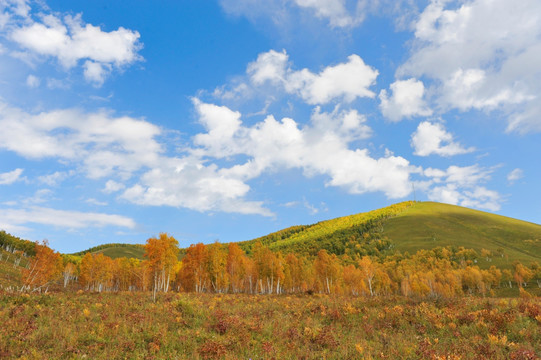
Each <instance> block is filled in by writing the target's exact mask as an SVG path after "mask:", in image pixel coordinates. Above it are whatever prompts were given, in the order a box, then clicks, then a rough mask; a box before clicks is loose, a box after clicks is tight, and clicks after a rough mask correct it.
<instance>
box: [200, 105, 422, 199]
mask: <svg viewBox="0 0 541 360" xmlns="http://www.w3.org/2000/svg"><path fill="white" fill-rule="evenodd" d="M194 105H195V107H196V110H197V112H198V114H199V118H200V121H201V123H202V124H204V125H205V127H206V128H207V133H204V134H200V135H197V136H196V137H195V138H194V143H195V144H196V145H199V146H201V148H200V149H199V151H198V152H197V153H198V154H199V155H200V156H203V155H207V156H212V157H215V158H225V157H228V156H235V155H244V156H248V157H249V160H248V161H247V162H245V163H244V164H238V165H235V166H233V167H231V168H229V169H223V170H222V172H223V173H225V174H228V175H231V176H238V177H239V178H242V179H251V178H254V177H257V176H259V175H260V174H261V173H262V172H264V171H273V170H279V169H292V168H299V169H302V170H303V172H304V174H305V175H306V176H314V175H326V176H328V177H329V180H328V182H327V185H328V186H339V187H343V188H345V189H346V190H347V191H349V192H351V193H357V194H360V193H365V192H375V191H381V192H383V193H384V194H386V196H388V197H390V198H399V197H403V196H406V195H407V194H409V192H410V191H411V189H410V184H409V175H410V172H411V171H412V167H411V166H410V164H409V162H408V161H407V160H406V159H404V158H402V157H399V156H394V155H392V154H390V153H388V154H386V155H385V156H383V157H380V158H374V157H372V156H371V155H370V153H369V152H368V150H367V149H358V148H357V149H350V148H349V142H351V141H353V140H355V139H361V138H366V137H368V136H370V128H369V127H367V126H366V125H365V124H364V121H365V120H364V117H363V116H361V115H360V114H358V113H357V112H356V111H354V110H353V111H338V110H335V111H334V112H333V113H324V112H321V110H320V109H319V108H316V109H315V111H314V113H313V114H312V119H311V120H312V124H311V125H306V126H304V127H300V126H299V124H298V123H297V122H295V121H294V120H293V119H290V118H283V119H282V120H280V121H278V120H276V119H275V118H274V117H273V116H270V115H269V116H267V117H266V118H265V120H264V121H262V122H259V123H256V124H254V125H253V126H251V127H248V126H244V125H242V124H241V123H240V114H239V113H238V112H235V111H232V110H230V109H229V108H227V107H225V106H217V105H213V104H206V103H202V102H200V101H194ZM224 123H230V124H232V125H231V127H232V129H234V131H232V132H230V133H229V134H228V135H227V136H220V137H217V136H214V137H211V136H207V135H209V134H212V133H213V130H214V129H216V128H218V127H219V126H222V125H223V124H224ZM211 124H214V125H211ZM209 126H210V127H209ZM213 126H215V127H213Z"/></svg>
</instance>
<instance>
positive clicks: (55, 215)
mask: <svg viewBox="0 0 541 360" xmlns="http://www.w3.org/2000/svg"><path fill="white" fill-rule="evenodd" d="M0 218H1V219H2V221H3V222H5V223H6V224H7V225H8V227H9V228H13V227H20V226H22V225H24V224H30V223H32V224H43V225H52V226H57V227H61V228H68V229H80V228H87V227H96V226H97V227H104V226H118V227H125V228H129V229H134V228H135V227H136V223H135V221H134V220H133V219H131V218H129V217H125V216H121V215H114V214H103V213H92V212H80V211H69V210H57V209H51V208H45V207H39V206H31V207H29V208H27V209H10V208H8V209H5V208H4V209H0Z"/></svg>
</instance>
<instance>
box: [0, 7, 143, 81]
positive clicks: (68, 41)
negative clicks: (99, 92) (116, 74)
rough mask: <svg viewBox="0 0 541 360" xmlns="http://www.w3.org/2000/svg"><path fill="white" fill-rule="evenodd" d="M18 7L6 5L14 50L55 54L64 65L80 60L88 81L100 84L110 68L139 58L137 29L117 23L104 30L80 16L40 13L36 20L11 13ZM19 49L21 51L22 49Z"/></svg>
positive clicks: (23, 52) (124, 64)
mask: <svg viewBox="0 0 541 360" xmlns="http://www.w3.org/2000/svg"><path fill="white" fill-rule="evenodd" d="M17 9H18V8H17V7H10V8H7V11H5V12H4V14H7V16H8V17H7V18H6V21H5V22H6V25H5V26H4V27H5V28H6V29H7V31H6V32H7V38H8V39H9V40H11V42H12V44H14V45H15V46H16V47H17V50H14V54H18V56H24V54H25V53H26V54H28V55H31V56H34V58H35V56H38V57H44V58H54V59H56V60H58V62H59V63H60V64H61V65H62V66H63V67H64V68H66V69H71V68H73V67H75V66H77V65H78V64H79V63H80V62H81V61H84V62H83V65H82V66H83V70H84V72H83V74H84V77H85V79H86V80H87V81H89V82H91V83H93V84H94V85H96V86H100V85H101V84H103V82H104V81H105V79H106V77H107V76H108V74H109V73H110V72H111V71H112V69H113V68H117V69H119V68H123V67H125V66H127V65H130V64H132V63H134V62H136V61H139V60H141V59H142V57H141V56H140V55H139V53H138V52H139V50H140V49H141V48H142V44H141V43H140V41H139V38H140V35H139V33H138V32H137V31H134V30H130V29H125V28H123V27H119V28H118V29H117V30H113V31H103V30H102V29H101V28H100V27H99V26H94V25H92V24H86V23H85V22H84V21H83V19H82V16H81V15H80V14H79V15H76V16H71V15H65V16H61V15H59V14H44V13H40V14H39V16H38V18H39V20H34V19H33V18H32V17H30V16H29V15H28V11H30V8H28V7H25V8H24V9H26V11H27V14H26V15H25V17H22V18H21V17H16V16H13V15H14V12H15V11H17ZM21 50H22V52H21Z"/></svg>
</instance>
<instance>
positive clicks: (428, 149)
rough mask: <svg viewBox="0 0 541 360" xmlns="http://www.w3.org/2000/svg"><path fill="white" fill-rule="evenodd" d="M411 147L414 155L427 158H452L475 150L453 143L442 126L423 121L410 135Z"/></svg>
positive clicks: (449, 134)
mask: <svg viewBox="0 0 541 360" xmlns="http://www.w3.org/2000/svg"><path fill="white" fill-rule="evenodd" d="M411 145H412V147H413V149H414V150H415V152H414V154H415V155H419V156H428V155H431V154H436V155H440V156H453V155H458V154H466V153H469V152H472V151H474V150H475V148H473V147H470V148H464V147H463V146H462V145H460V144H459V143H457V142H454V141H453V135H451V133H449V132H447V131H446V130H445V127H444V126H443V125H442V124H438V123H431V122H428V121H423V122H421V123H420V124H419V126H418V127H417V130H416V131H415V132H414V133H413V134H412V135H411Z"/></svg>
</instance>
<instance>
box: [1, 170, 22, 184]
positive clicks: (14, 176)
mask: <svg viewBox="0 0 541 360" xmlns="http://www.w3.org/2000/svg"><path fill="white" fill-rule="evenodd" d="M22 173H23V169H15V170H13V171H9V172H5V173H0V185H10V184H13V183H14V182H16V181H18V180H20V179H21V174H22Z"/></svg>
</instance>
